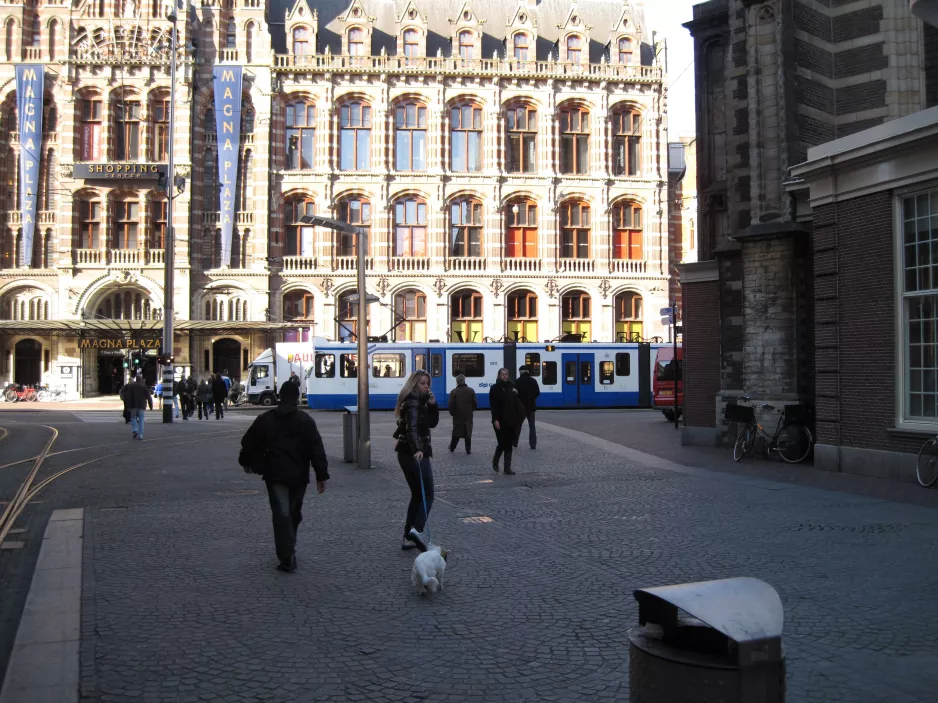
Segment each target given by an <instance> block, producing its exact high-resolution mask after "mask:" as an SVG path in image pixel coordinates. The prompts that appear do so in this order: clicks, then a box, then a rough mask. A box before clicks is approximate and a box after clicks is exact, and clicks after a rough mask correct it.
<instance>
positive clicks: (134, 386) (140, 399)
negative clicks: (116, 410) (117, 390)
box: [124, 374, 153, 439]
mask: <svg viewBox="0 0 938 703" xmlns="http://www.w3.org/2000/svg"><path fill="white" fill-rule="evenodd" d="M124 403H125V404H126V406H127V409H128V410H130V429H131V430H133V433H134V439H143V425H144V420H145V419H146V412H147V407H149V408H150V410H152V409H153V394H152V393H150V387H149V386H148V385H147V382H146V381H144V380H143V376H141V375H139V374H138V375H137V378H136V380H135V381H134V382H133V383H131V384H130V386H129V387H128V388H127V394H126V396H124Z"/></svg>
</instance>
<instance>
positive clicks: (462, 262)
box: [447, 256, 485, 271]
mask: <svg viewBox="0 0 938 703" xmlns="http://www.w3.org/2000/svg"><path fill="white" fill-rule="evenodd" d="M447 270H449V271H485V259H484V258H483V257H481V256H457V257H453V258H452V259H450V260H449V261H448V262H447Z"/></svg>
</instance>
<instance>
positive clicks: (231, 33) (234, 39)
mask: <svg viewBox="0 0 938 703" xmlns="http://www.w3.org/2000/svg"><path fill="white" fill-rule="evenodd" d="M225 48H226V49H237V48H238V25H237V24H235V21H234V17H229V18H228V31H227V32H226V33H225Z"/></svg>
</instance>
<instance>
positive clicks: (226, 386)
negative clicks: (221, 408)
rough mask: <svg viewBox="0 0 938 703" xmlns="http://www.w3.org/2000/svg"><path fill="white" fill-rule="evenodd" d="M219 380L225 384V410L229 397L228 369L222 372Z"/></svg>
mask: <svg viewBox="0 0 938 703" xmlns="http://www.w3.org/2000/svg"><path fill="white" fill-rule="evenodd" d="M221 380H222V381H224V382H225V409H227V408H228V397H229V396H230V395H231V376H229V375H228V369H225V370H224V371H222V374H221Z"/></svg>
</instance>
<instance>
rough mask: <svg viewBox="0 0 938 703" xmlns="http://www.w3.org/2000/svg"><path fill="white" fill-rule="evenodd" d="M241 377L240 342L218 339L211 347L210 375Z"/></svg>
mask: <svg viewBox="0 0 938 703" xmlns="http://www.w3.org/2000/svg"><path fill="white" fill-rule="evenodd" d="M225 369H227V370H228V375H229V376H230V375H231V374H234V377H235V378H238V377H240V376H241V342H238V341H236V340H234V339H219V340H218V341H217V342H215V343H214V344H213V345H212V373H220V374H224V373H225Z"/></svg>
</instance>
